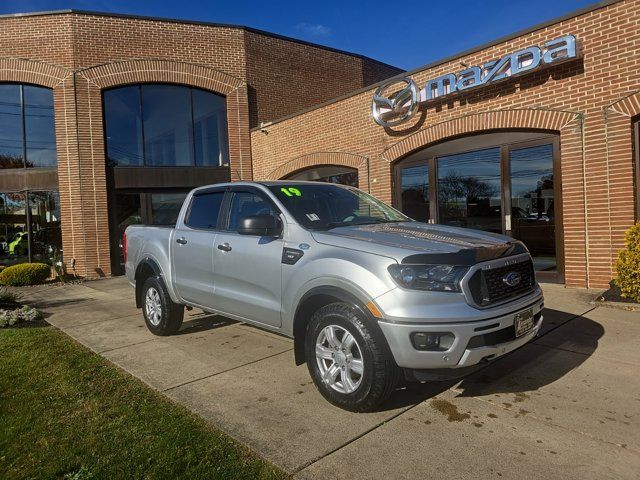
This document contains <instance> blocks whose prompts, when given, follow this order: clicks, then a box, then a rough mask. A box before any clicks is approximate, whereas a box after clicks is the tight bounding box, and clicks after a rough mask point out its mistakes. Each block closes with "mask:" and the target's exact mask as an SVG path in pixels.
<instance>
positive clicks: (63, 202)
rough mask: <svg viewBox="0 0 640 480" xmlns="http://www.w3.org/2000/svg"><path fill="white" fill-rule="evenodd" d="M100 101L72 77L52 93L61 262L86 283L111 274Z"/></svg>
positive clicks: (81, 80)
mask: <svg viewBox="0 0 640 480" xmlns="http://www.w3.org/2000/svg"><path fill="white" fill-rule="evenodd" d="M100 95H101V94H100V89H99V88H97V87H96V86H95V85H92V84H91V83H89V81H88V80H87V79H85V78H83V77H82V76H80V75H78V74H75V75H72V76H69V77H68V78H66V79H65V81H64V82H63V83H61V84H60V85H58V86H57V87H56V88H54V105H55V107H54V108H55V118H56V140H57V145H58V147H57V149H58V184H59V189H60V210H61V223H62V245H63V255H64V261H65V263H66V266H67V269H68V270H69V271H70V272H71V271H72V270H71V265H72V263H74V264H75V273H77V274H78V275H80V276H83V277H88V278H95V277H103V276H109V275H110V274H111V262H110V255H109V221H108V209H107V185H106V172H105V156H104V139H103V133H102V131H103V130H102V102H101V96H100Z"/></svg>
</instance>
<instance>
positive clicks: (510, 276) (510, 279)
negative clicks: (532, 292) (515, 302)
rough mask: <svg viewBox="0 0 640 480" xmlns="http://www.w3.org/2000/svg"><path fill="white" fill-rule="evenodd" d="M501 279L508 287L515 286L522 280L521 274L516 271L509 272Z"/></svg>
mask: <svg viewBox="0 0 640 480" xmlns="http://www.w3.org/2000/svg"><path fill="white" fill-rule="evenodd" d="M502 281H503V282H504V283H506V284H507V285H509V286H510V287H517V286H518V285H520V282H521V281H522V275H520V274H519V273H518V272H509V273H507V274H506V275H505V276H504V277H502Z"/></svg>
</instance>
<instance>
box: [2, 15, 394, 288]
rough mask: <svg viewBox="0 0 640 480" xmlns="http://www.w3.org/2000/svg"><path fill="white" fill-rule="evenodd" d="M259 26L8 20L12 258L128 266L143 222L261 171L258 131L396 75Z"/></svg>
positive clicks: (6, 127) (5, 163) (7, 258)
mask: <svg viewBox="0 0 640 480" xmlns="http://www.w3.org/2000/svg"><path fill="white" fill-rule="evenodd" d="M399 72H400V70H399V69H397V68H395V67H392V66H389V65H386V64H383V63H381V62H377V61H375V60H372V59H369V58H366V57H363V56H360V55H354V54H351V53H348V52H343V51H339V50H335V49H331V48H326V47H321V46H318V45H313V44H310V43H306V42H302V41H298V40H294V39H290V38H285V37H282V36H278V35H273V34H270V33H266V32H262V31H258V30H255V29H251V28H246V27H240V26H233V25H217V24H207V23H197V22H184V21H172V20H164V19H154V18H140V17H131V16H125V15H112V14H101V13H93V12H80V11H57V12H44V13H32V14H17V15H5V16H0V207H1V210H0V241H2V242H3V247H4V248H3V250H4V251H3V252H2V254H1V257H2V258H1V263H3V264H12V263H16V262H20V261H28V260H49V261H50V260H52V258H54V257H53V255H54V252H57V251H60V250H62V252H63V258H64V261H65V263H66V264H67V266H68V267H71V265H73V266H74V267H75V270H76V272H77V273H78V274H80V275H86V276H102V275H110V274H112V273H119V271H120V269H121V262H120V250H119V245H118V243H119V240H120V237H121V233H122V230H123V229H124V228H125V227H126V226H127V225H128V224H131V223H140V222H144V223H155V224H164V223H170V222H171V221H172V219H173V218H174V217H175V213H176V211H177V208H178V207H179V205H180V203H181V200H182V198H183V197H184V195H185V194H186V192H187V191H188V190H190V189H191V188H193V187H195V186H199V185H202V184H207V183H216V182H221V181H229V180H240V179H250V178H251V177H252V169H253V167H252V152H251V138H250V129H251V128H252V127H255V126H257V125H259V124H260V122H265V121H269V120H273V119H275V118H279V117H282V116H284V115H288V114H291V113H292V112H295V111H298V110H301V109H304V108H308V107H310V106H312V105H316V104H319V103H322V102H324V101H327V100H328V99H330V98H333V97H335V96H338V95H342V94H345V93H347V92H349V91H353V90H356V89H359V88H362V87H364V86H366V85H370V84H373V83H375V82H377V81H379V80H382V79H384V78H387V77H390V76H393V75H396V74H398V73H399Z"/></svg>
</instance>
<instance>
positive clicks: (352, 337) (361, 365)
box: [305, 303, 399, 412]
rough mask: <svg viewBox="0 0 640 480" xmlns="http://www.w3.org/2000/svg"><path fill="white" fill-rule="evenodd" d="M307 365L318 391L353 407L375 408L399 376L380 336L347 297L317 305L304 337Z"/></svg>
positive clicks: (351, 408)
mask: <svg viewBox="0 0 640 480" xmlns="http://www.w3.org/2000/svg"><path fill="white" fill-rule="evenodd" d="M305 353H306V359H307V367H308V368H309V373H310V375H311V378H312V379H313V381H314V383H315V385H316V387H317V388H318V390H319V391H320V393H321V394H322V395H323V396H324V397H325V398H326V399H327V400H328V401H329V402H331V403H333V404H334V405H336V406H338V407H341V408H344V409H346V410H351V411H357V412H360V411H366V410H371V409H373V408H375V407H376V406H377V405H379V404H380V403H382V402H383V401H384V400H386V399H387V397H388V396H389V395H390V394H391V393H392V392H393V390H394V388H395V386H396V384H397V382H398V378H399V368H398V367H397V365H396V364H395V361H394V360H393V358H392V356H391V353H390V352H389V349H388V347H387V345H386V342H385V340H384V337H383V336H382V333H381V332H380V330H379V329H377V328H376V326H373V325H370V324H369V322H368V321H367V319H365V318H364V315H363V314H362V312H361V311H360V310H358V309H357V308H355V307H354V306H352V305H349V304H346V303H332V304H330V305H326V306H324V307H322V308H320V309H319V310H318V311H317V312H316V313H315V314H314V315H313V317H312V318H311V321H310V322H309V326H308V328H307V333H306V337H305Z"/></svg>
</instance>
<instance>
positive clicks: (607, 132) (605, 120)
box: [602, 106, 613, 274]
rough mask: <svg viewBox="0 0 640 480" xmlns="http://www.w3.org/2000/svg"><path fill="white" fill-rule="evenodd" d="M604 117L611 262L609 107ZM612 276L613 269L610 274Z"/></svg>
mask: <svg viewBox="0 0 640 480" xmlns="http://www.w3.org/2000/svg"><path fill="white" fill-rule="evenodd" d="M602 113H603V116H604V151H605V153H604V159H605V165H606V174H607V207H608V208H607V210H608V212H609V213H608V215H607V226H608V227H609V258H610V259H611V260H613V235H612V234H611V179H610V176H609V107H608V106H606V107H604V108H603V111H602ZM611 273H612V274H613V269H612V272H611Z"/></svg>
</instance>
